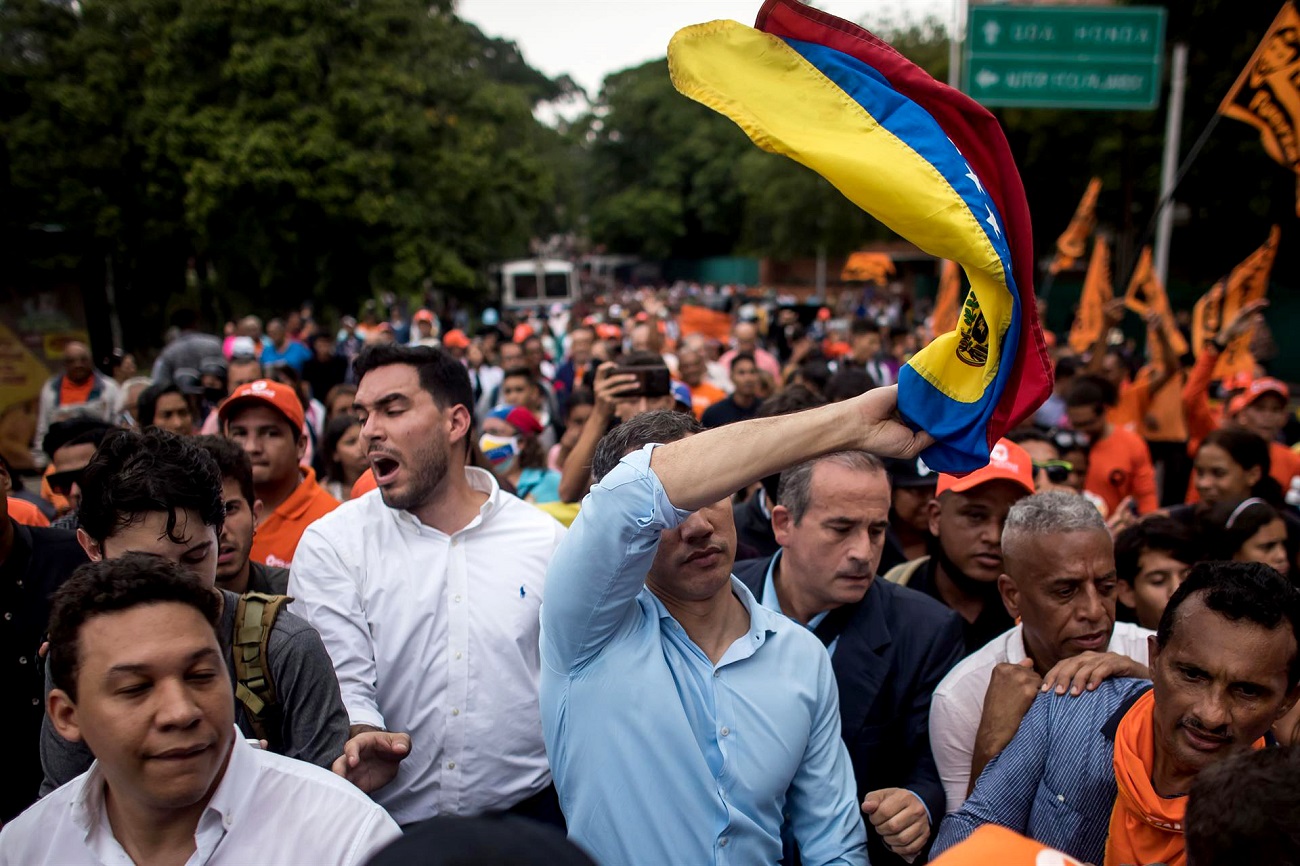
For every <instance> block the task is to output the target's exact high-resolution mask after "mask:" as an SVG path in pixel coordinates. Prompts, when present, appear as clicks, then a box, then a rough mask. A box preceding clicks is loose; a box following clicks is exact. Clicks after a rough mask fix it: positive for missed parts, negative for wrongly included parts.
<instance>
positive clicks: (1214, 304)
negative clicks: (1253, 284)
mask: <svg viewBox="0 0 1300 866" xmlns="http://www.w3.org/2000/svg"><path fill="white" fill-rule="evenodd" d="M1223 291H1224V281H1223V280H1219V281H1218V282H1217V283H1215V284H1214V285H1213V286H1211V287H1210V290H1209V291H1208V292H1206V293H1205V294H1203V295H1201V297H1200V299H1199V300H1198V301H1197V302H1196V306H1194V307H1192V349H1193V351H1195V352H1196V354H1197V355H1199V354H1201V352H1202V351H1203V350H1204V349H1205V344H1206V343H1208V342H1210V341H1211V340H1213V339H1214V338H1215V337H1217V336H1218V335H1219V329H1220V328H1222V327H1223Z"/></svg>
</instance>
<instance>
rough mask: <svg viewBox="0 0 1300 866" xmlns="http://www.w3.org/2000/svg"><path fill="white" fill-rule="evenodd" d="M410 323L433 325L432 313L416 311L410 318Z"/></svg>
mask: <svg viewBox="0 0 1300 866" xmlns="http://www.w3.org/2000/svg"><path fill="white" fill-rule="evenodd" d="M411 321H412V322H428V323H429V324H431V325H432V324H433V321H434V320H433V313H431V312H429V311H428V310H416V311H415V315H414V316H412V317H411Z"/></svg>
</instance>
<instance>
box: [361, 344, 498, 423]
mask: <svg viewBox="0 0 1300 866" xmlns="http://www.w3.org/2000/svg"><path fill="white" fill-rule="evenodd" d="M393 364H406V365H407V366H410V367H414V368H415V370H416V372H417V373H418V374H419V376H420V387H421V388H423V389H424V390H425V391H428V392H429V394H430V395H431V396H432V397H433V402H434V403H436V404H437V405H438V408H439V409H443V410H446V409H449V408H451V407H452V406H456V405H458V404H459V405H461V406H464V407H465V408H466V409H468V410H469V412H470V414H471V415H472V414H473V413H474V387H473V386H472V385H471V384H470V381H469V373H468V372H466V370H465V366H464V365H463V364H461V362H460V361H457V360H456V359H455V358H453V357H452V356H451V355H448V354H447V353H446V352H444V351H442V349H436V348H434V347H432V346H383V345H377V346H368V347H366V348H365V349H362V350H361V354H360V355H358V356H357V359H356V361H355V362H354V363H353V365H352V369H353V372H354V373H355V375H356V378H357V381H358V382H360V381H361V380H362V379H364V378H365V376H366V374H367V373H369V372H370V371H371V370H375V369H378V368H380V367H388V366H391V365H393Z"/></svg>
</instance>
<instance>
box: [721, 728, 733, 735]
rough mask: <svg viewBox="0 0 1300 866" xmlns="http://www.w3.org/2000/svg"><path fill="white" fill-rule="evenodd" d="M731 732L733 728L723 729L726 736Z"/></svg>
mask: <svg viewBox="0 0 1300 866" xmlns="http://www.w3.org/2000/svg"><path fill="white" fill-rule="evenodd" d="M730 733H731V728H723V729H722V736H724V737H725V736H727V735H728V734H730Z"/></svg>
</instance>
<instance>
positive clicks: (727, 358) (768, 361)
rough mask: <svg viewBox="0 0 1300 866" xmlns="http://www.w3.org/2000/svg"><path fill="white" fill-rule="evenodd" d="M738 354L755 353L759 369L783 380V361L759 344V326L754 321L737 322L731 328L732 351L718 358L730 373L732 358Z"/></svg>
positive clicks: (755, 360) (755, 361)
mask: <svg viewBox="0 0 1300 866" xmlns="http://www.w3.org/2000/svg"><path fill="white" fill-rule="evenodd" d="M737 355H753V356H754V363H755V364H757V365H758V369H760V370H764V371H766V372H768V373H771V374H772V375H773V376H774V377H776V379H777V381H780V380H781V362H780V361H778V360H777V359H776V355H773V354H772V353H771V352H769V351H767V350H766V349H764V348H763V347H762V346H760V345H759V340H758V326H757V325H755V324H754V323H753V322H737V323H736V326H735V327H734V328H732V329H731V351H729V352H726V353H725V354H723V356H722V357H721V358H719V359H718V363H719V364H721V365H722V366H723V368H724V369H725V370H726V371H727V373H728V374H730V373H731V359H732V358H735V357H736V356H737Z"/></svg>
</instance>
